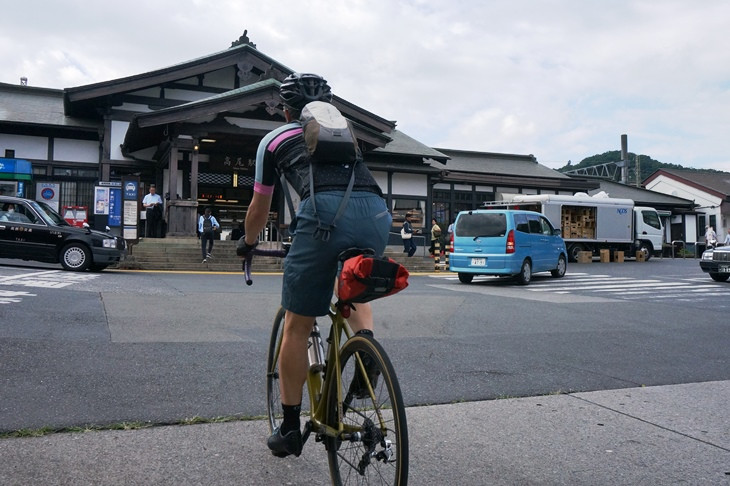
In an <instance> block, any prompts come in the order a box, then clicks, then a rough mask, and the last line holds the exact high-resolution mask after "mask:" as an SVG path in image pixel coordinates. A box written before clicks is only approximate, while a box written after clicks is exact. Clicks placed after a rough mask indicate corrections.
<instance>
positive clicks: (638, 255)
mask: <svg viewBox="0 0 730 486" xmlns="http://www.w3.org/2000/svg"><path fill="white" fill-rule="evenodd" d="M636 261H637V262H645V261H646V259H645V258H644V252H642V251H637V252H636Z"/></svg>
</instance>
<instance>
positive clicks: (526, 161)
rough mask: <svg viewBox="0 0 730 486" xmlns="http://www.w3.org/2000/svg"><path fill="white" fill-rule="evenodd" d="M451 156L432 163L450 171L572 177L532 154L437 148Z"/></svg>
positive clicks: (551, 177)
mask: <svg viewBox="0 0 730 486" xmlns="http://www.w3.org/2000/svg"><path fill="white" fill-rule="evenodd" d="M436 150H438V151H439V152H441V153H443V154H444V155H446V156H448V157H449V160H448V161H447V162H446V163H445V164H443V166H441V165H439V164H432V165H434V167H436V166H438V167H442V168H444V169H446V170H448V171H459V172H478V173H482V174H496V175H520V176H524V177H541V178H549V179H566V180H569V179H571V177H569V176H567V175H565V174H561V173H560V172H558V171H556V170H553V169H551V168H549V167H547V166H544V165H541V164H539V163H538V162H537V159H535V157H534V156H532V155H519V154H496V153H491V152H471V151H465V150H452V149H443V148H439V149H436Z"/></svg>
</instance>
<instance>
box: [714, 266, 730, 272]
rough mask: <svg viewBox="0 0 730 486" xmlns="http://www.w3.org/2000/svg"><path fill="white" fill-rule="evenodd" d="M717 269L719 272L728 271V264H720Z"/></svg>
mask: <svg viewBox="0 0 730 486" xmlns="http://www.w3.org/2000/svg"><path fill="white" fill-rule="evenodd" d="M717 271H718V272H720V273H730V265H720V266H719V267H718V269H717Z"/></svg>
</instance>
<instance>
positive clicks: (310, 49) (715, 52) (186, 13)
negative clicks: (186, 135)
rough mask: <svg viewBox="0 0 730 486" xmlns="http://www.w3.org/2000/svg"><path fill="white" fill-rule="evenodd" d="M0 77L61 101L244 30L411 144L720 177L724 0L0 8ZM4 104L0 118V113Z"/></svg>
mask: <svg viewBox="0 0 730 486" xmlns="http://www.w3.org/2000/svg"><path fill="white" fill-rule="evenodd" d="M0 7H2V12H3V13H2V18H3V21H2V29H0V66H2V69H0V82H5V83H13V84H17V83H19V82H20V78H21V76H25V77H27V78H28V84H29V85H31V86H39V87H47V88H69V87H75V86H81V85H85V84H91V83H96V82H101V81H107V80H110V79H115V78H119V77H123V76H129V75H134V74H139V73H143V72H147V71H151V70H154V69H159V68H163V67H167V66H170V65H174V64H177V63H180V62H184V61H188V60H191V59H195V58H198V57H201V56H205V55H208V54H211V53H214V52H218V51H221V50H224V49H226V48H228V47H229V46H230V44H231V42H232V41H233V40H235V39H237V38H238V37H239V36H241V34H243V31H244V30H248V36H249V38H250V39H251V41H252V42H254V43H255V44H256V45H257V48H258V49H259V50H260V51H261V52H263V53H264V54H266V55H268V56H270V57H272V58H274V59H276V60H277V61H279V62H281V63H282V64H284V65H286V66H288V67H289V68H291V69H294V70H296V71H302V72H316V73H320V74H322V75H324V76H325V77H326V78H327V79H328V81H329V82H330V84H331V86H332V88H333V91H334V92H335V93H336V94H337V95H338V96H341V97H343V98H345V99H347V100H348V101H350V102H352V103H354V104H356V105H358V106H361V107H362V108H364V109H366V110H369V111H371V112H373V113H375V114H377V115H379V116H381V117H384V118H387V119H391V120H395V121H396V122H397V124H398V125H397V126H398V128H399V129H400V130H401V131H403V132H404V133H406V134H408V135H409V136H411V137H413V138H416V139H417V140H419V141H421V142H423V143H425V144H427V145H429V146H432V147H442V148H451V149H463V150H475V151H485V152H503V153H515V154H534V155H535V156H536V157H537V159H538V161H539V162H540V163H542V164H544V165H547V166H549V167H553V168H558V167H562V166H563V165H565V164H566V163H567V162H568V160H571V161H572V162H573V163H578V162H580V161H581V160H582V159H584V158H585V157H589V156H591V155H595V154H599V153H603V152H606V151H609V150H620V149H621V135H622V134H627V135H628V148H629V151H631V152H634V153H638V154H645V155H649V156H651V157H653V158H654V159H657V160H659V161H662V162H669V163H675V164H681V165H684V166H688V167H696V168H713V169H718V170H726V171H730V2H728V1H725V0H701V1H693V0H655V1H650V0H647V1H638V0H604V1H599V0H564V1H560V0H532V1H527V0H525V1H520V0H504V1H503V0H491V1H481V0H473V1H460V0H408V1H398V0H350V1H342V2H338V1H335V0H309V1H307V2H301V1H291V0H277V1H266V0H256V1H253V0H215V1H213V0H144V1H140V0H125V1H119V2H117V1H113V2H109V1H100V0H93V1H91V0H67V1H60V0H59V1H52V2H51V1H46V0H23V1H17V0H13V1H9V0H0ZM0 109H2V107H0Z"/></svg>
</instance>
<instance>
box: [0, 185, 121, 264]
mask: <svg viewBox="0 0 730 486" xmlns="http://www.w3.org/2000/svg"><path fill="white" fill-rule="evenodd" d="M126 253H127V244H126V242H125V241H124V238H121V237H118V236H113V235H111V234H108V233H104V232H101V231H95V230H92V229H90V228H89V227H88V225H85V226H84V227H83V228H79V227H76V226H72V225H70V224H69V223H67V222H66V220H64V219H63V218H62V217H61V215H59V214H58V213H57V212H56V211H54V210H53V209H52V208H51V207H50V206H49V205H48V204H46V203H44V202H40V201H33V200H30V199H23V198H19V197H9V196H0V258H18V259H22V260H34V261H39V262H46V263H60V264H61V265H62V266H63V268H64V269H66V270H73V271H78V272H81V271H84V270H87V269H90V270H93V271H101V270H103V269H105V268H106V267H108V266H109V265H111V264H112V263H116V262H119V261H120V260H123V259H124V256H125V255H126Z"/></svg>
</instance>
